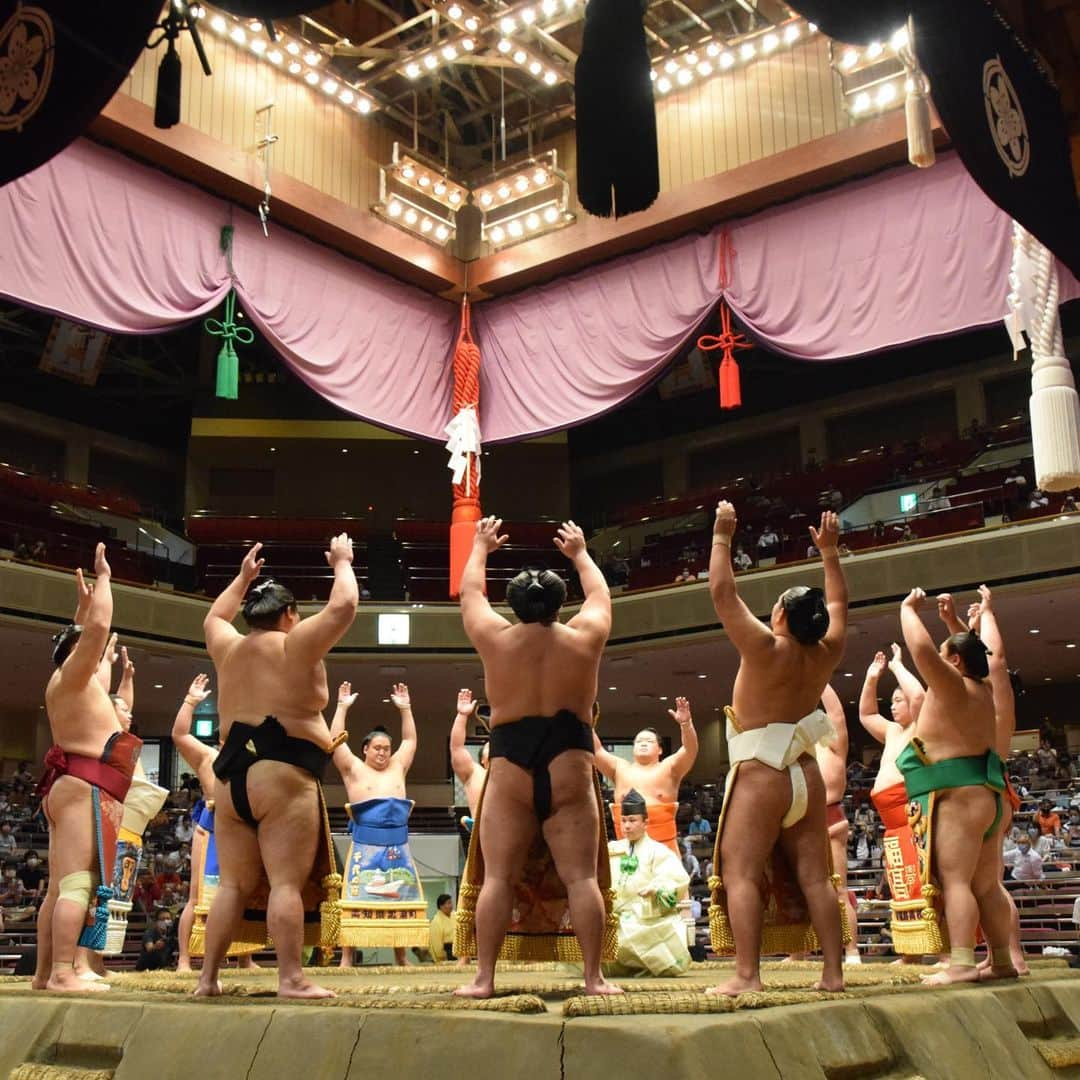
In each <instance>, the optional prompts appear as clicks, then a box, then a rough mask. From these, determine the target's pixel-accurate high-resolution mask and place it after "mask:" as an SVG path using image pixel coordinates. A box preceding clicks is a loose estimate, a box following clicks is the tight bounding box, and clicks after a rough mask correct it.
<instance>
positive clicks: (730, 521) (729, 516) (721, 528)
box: [712, 499, 739, 540]
mask: <svg viewBox="0 0 1080 1080" xmlns="http://www.w3.org/2000/svg"><path fill="white" fill-rule="evenodd" d="M738 523H739V519H738V518H737V517H736V516H735V507H734V506H732V505H731V503H729V502H728V501H727V499H721V500H720V502H718V503H717V504H716V517H715V518H714V520H713V527H712V531H713V536H726V537H727V538H728V539H729V540H730V539H731V537H733V536H734V535H735V526H736V525H738Z"/></svg>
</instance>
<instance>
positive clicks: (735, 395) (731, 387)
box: [720, 354, 742, 409]
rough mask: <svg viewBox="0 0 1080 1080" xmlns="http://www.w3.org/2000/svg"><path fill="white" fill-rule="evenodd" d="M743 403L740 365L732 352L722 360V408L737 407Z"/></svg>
mask: <svg viewBox="0 0 1080 1080" xmlns="http://www.w3.org/2000/svg"><path fill="white" fill-rule="evenodd" d="M741 404H742V387H741V386H740V384H739V365H738V364H737V363H736V362H735V357H734V356H731V355H730V354H729V355H727V356H725V357H724V359H723V360H721V361H720V408H721V409H737V408H738V407H739V406H740V405H741Z"/></svg>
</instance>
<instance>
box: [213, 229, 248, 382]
mask: <svg viewBox="0 0 1080 1080" xmlns="http://www.w3.org/2000/svg"><path fill="white" fill-rule="evenodd" d="M225 231H226V230H225V229H222V243H223V244H224V243H225V236H224V233H225ZM229 231H230V232H231V230H229ZM203 326H204V327H205V328H206V332H207V333H208V334H211V335H213V336H214V337H219V338H221V349H220V351H219V352H218V356H217V391H216V392H217V396H218V397H219V398H229V399H231V400H232V401H235V400H236V398H237V397H238V387H239V383H240V360H239V357H237V355H236V346H235V345H234V344H233V342H236V341H238V342H240V344H241V345H250V344H251V343H252V342H253V341H254V340H255V332H254V331H253V330H252V329H251V328H250V327H249V326H238V325H237V324H236V290H235V289H230V290H229V294H228V296H226V297H225V318H224V319H221V320H220V321H219V320H218V319H207V320H206V321H205V322H204V323H203Z"/></svg>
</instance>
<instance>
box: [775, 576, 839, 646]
mask: <svg viewBox="0 0 1080 1080" xmlns="http://www.w3.org/2000/svg"><path fill="white" fill-rule="evenodd" d="M780 604H781V605H782V606H783V609H784V611H785V612H787V620H788V627H789V628H790V630H791V636H792V637H793V638H794V639H795V640H796V641H797V642H799V644H800V645H813V644H815V643H816V642H819V641H820V640H821V639H822V638H823V637H824V636H825V634H826V633H827V632H828V629H829V611H828V608H826V607H825V594H824V593H823V592H822V591H821V590H820V589H819V588H817V587H809V586H806V585H796V586H795V587H794V588H791V589H788V590H787V591H786V592H784V593H781V595H780Z"/></svg>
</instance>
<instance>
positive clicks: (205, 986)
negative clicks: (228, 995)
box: [192, 975, 221, 997]
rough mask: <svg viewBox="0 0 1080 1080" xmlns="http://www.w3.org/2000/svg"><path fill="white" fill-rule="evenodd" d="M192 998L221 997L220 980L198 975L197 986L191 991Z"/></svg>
mask: <svg viewBox="0 0 1080 1080" xmlns="http://www.w3.org/2000/svg"><path fill="white" fill-rule="evenodd" d="M192 997H221V980H220V979H207V978H204V977H203V976H201V975H200V977H199V985H198V986H196V987H195V989H194V990H193V991H192Z"/></svg>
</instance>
